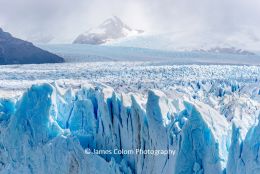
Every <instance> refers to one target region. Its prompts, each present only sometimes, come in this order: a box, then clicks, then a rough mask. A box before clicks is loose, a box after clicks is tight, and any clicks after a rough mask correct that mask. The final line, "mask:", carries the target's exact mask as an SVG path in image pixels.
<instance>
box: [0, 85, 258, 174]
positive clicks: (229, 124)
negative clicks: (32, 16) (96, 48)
mask: <svg viewBox="0 0 260 174" xmlns="http://www.w3.org/2000/svg"><path fill="white" fill-rule="evenodd" d="M203 85H204V86H206V85H207V84H201V83H198V84H197V88H203ZM230 87H231V88H230V90H227V88H218V87H216V88H213V89H214V90H215V91H211V93H213V94H214V95H216V97H222V98H223V100H225V97H224V96H225V95H227V96H228V95H229V96H230V95H232V94H229V93H235V92H236V91H238V90H240V86H239V85H238V84H236V83H233V84H231V85H230ZM209 99H210V97H209ZM202 101H203V99H201V100H200V101H199V100H195V99H194V100H193V99H192V98H189V97H185V96H184V97H178V96H177V95H176V97H175V98H169V97H167V94H165V93H163V92H161V91H159V90H151V91H149V92H148V96H147V99H145V98H141V97H140V96H139V95H137V94H124V93H116V92H114V90H113V89H112V88H110V87H107V86H96V87H94V86H91V85H86V86H84V87H81V88H80V89H72V88H70V89H67V90H64V89H62V88H61V87H60V86H59V84H57V83H52V84H42V85H33V86H32V87H31V88H29V89H28V90H27V91H26V92H24V94H23V95H22V96H21V97H20V98H18V99H15V98H14V99H4V98H2V99H0V154H1V155H0V173H175V174H182V173H185V174H202V173H205V174H211V173H227V174H235V173H236V174H240V173H241V174H242V173H243V174H245V173H246V174H249V173H250V174H252V173H258V172H260V168H259V158H258V154H259V152H260V150H259V142H260V141H259V138H258V137H259V132H260V131H259V130H260V129H259V124H258V112H253V113H252V114H251V115H250V114H248V115H244V117H245V118H244V117H243V116H241V115H239V114H235V111H234V112H231V113H222V112H218V109H217V108H214V107H213V106H212V104H211V103H210V102H209V103H208V104H205V102H202ZM239 101H240V100H239ZM223 103H224V107H232V106H229V105H228V104H225V102H223ZM245 107H248V106H245ZM249 107H250V106H249ZM251 107H253V105H251ZM220 110H221V109H220ZM229 111H232V109H229ZM230 115H232V116H233V117H231V116H230ZM240 117H243V119H244V120H249V121H248V124H245V125H242V124H241V121H240V122H239V118H240ZM250 119H251V120H253V121H251V122H250ZM95 149H96V150H98V149H108V150H109V149H142V150H147V149H154V150H155V149H162V150H172V151H174V153H173V154H171V155H158V156H154V155H145V154H141V155H136V154H133V155H128V154H122V155H115V154H101V155H97V154H88V153H87V152H86V150H90V151H93V150H95Z"/></svg>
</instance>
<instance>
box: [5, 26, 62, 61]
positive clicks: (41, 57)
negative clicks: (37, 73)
mask: <svg viewBox="0 0 260 174" xmlns="http://www.w3.org/2000/svg"><path fill="white" fill-rule="evenodd" d="M60 62H64V59H63V58H61V57H59V56H57V55H55V54H53V53H50V52H48V51H45V50H42V49H40V48H38V47H36V46H34V45H33V44H32V43H30V42H27V41H24V40H21V39H17V38H15V37H13V36H12V35H11V34H10V33H7V32H4V31H3V30H2V29H1V28H0V65H1V64H39V63H60Z"/></svg>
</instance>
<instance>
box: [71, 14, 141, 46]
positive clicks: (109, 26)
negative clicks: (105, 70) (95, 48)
mask: <svg viewBox="0 0 260 174" xmlns="http://www.w3.org/2000/svg"><path fill="white" fill-rule="evenodd" d="M140 33H143V31H142V30H135V29H132V28H130V27H129V26H127V25H126V24H124V23H123V22H122V20H121V19H119V18H118V17H116V16H113V17H111V18H109V19H107V20H105V21H104V22H103V23H102V24H101V25H99V26H98V27H96V28H92V29H90V30H88V31H87V32H85V33H83V34H80V35H79V36H78V37H77V38H76V39H75V40H74V42H73V43H75V44H94V45H98V44H104V43H108V42H111V41H115V40H117V39H121V38H126V37H129V36H133V35H137V34H140Z"/></svg>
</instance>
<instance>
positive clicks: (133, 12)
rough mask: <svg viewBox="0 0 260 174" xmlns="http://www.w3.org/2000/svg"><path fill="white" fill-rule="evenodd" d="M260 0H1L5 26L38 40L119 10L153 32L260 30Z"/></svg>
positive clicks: (67, 36)
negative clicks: (259, 20)
mask: <svg viewBox="0 0 260 174" xmlns="http://www.w3.org/2000/svg"><path fill="white" fill-rule="evenodd" d="M259 6H260V1H258V0H196V1H193V0H124V1H122V0H109V1H108V0H73V1H72V0H55V1H54V0H44V1H39V0H0V25H1V26H2V27H3V28H4V29H5V30H7V31H9V32H11V33H13V34H14V35H15V36H17V37H21V38H23V39H27V40H32V41H34V42H49V41H50V40H54V41H56V42H71V40H73V39H74V38H75V37H76V36H77V35H78V34H79V33H81V32H83V31H86V30H87V29H88V28H90V27H93V26H96V25H98V24H99V23H101V22H102V21H103V20H104V19H106V18H108V17H110V16H112V15H116V16H119V17H120V18H122V19H123V21H125V22H126V23H127V24H129V25H130V26H132V27H133V28H140V29H144V30H146V31H148V32H176V31H191V32H194V33H195V34H196V32H202V31H207V30H210V31H214V32H216V33H224V34H229V33H233V32H238V31H240V30H242V29H245V28H250V29H251V28H254V30H256V31H257V30H258V29H259V28H260V27H259V26H260V24H259V23H258V22H257V21H258V20H257V19H259V18H260V10H259V9H258V8H259Z"/></svg>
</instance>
